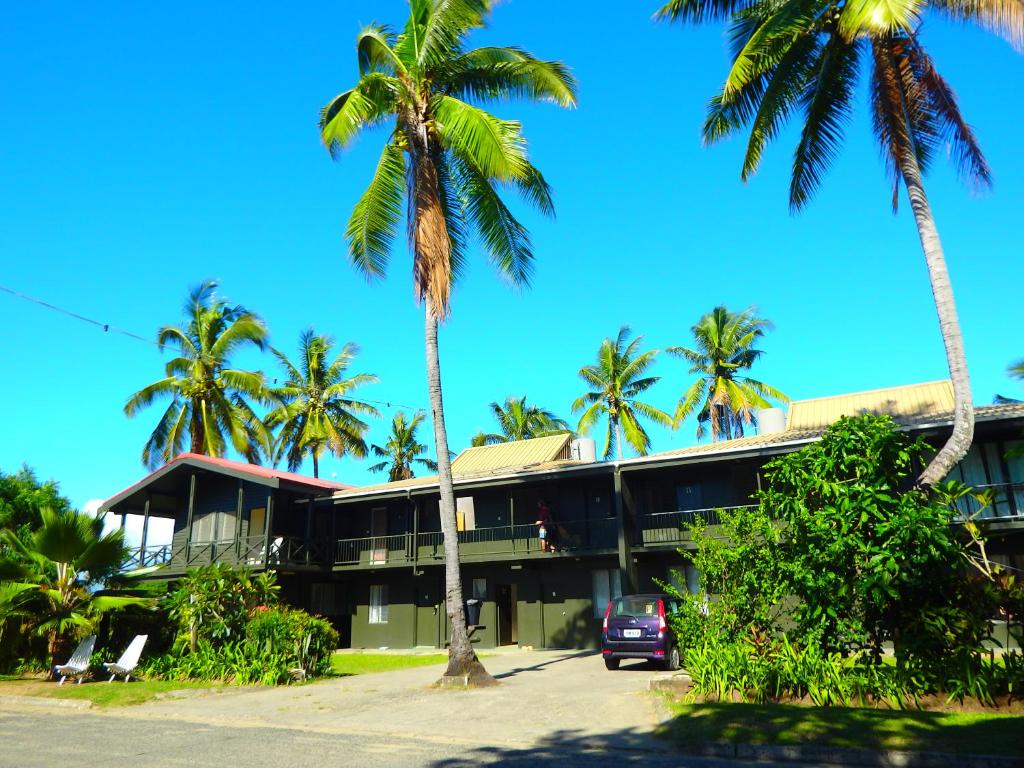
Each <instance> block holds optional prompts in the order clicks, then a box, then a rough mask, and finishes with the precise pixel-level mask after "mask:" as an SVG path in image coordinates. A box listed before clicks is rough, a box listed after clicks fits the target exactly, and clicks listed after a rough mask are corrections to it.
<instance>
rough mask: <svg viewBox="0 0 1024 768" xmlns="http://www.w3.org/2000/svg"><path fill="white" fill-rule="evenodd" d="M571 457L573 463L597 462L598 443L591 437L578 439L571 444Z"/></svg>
mask: <svg viewBox="0 0 1024 768" xmlns="http://www.w3.org/2000/svg"><path fill="white" fill-rule="evenodd" d="M569 455H570V456H572V460H573V461H582V462H586V463H588V464H589V463H593V462H595V461H597V442H596V441H595V440H592V439H591V438H589V437H578V438H576V439H575V440H573V441H572V442H571V443H570V444H569Z"/></svg>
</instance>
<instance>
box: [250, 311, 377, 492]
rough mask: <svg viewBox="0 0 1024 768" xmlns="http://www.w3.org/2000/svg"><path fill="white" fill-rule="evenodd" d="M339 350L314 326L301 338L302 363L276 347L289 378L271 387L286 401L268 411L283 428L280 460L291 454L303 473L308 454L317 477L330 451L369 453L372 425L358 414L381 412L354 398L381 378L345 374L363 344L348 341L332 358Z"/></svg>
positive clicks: (292, 464) (291, 465) (269, 422)
mask: <svg viewBox="0 0 1024 768" xmlns="http://www.w3.org/2000/svg"><path fill="white" fill-rule="evenodd" d="M333 348H334V341H333V340H332V339H331V338H330V337H329V336H317V335H316V334H314V333H313V329H312V328H309V329H307V330H305V331H303V332H302V335H301V336H300V337H299V364H298V365H295V364H294V363H292V362H291V360H289V359H288V357H287V356H286V355H285V354H284V353H283V352H279V351H278V350H276V349H274V348H271V352H273V353H274V355H275V356H276V357H277V359H278V360H279V361H280V362H281V365H282V367H283V368H284V369H285V372H286V375H287V376H288V380H287V381H286V382H285V383H284V385H283V386H280V387H275V388H273V389H271V391H270V395H271V397H273V398H274V399H275V400H276V401H278V402H279V403H280V405H278V406H277V407H276V408H275V409H273V410H272V411H271V412H270V413H268V414H267V416H266V418H265V419H264V423H265V424H266V426H267V428H268V429H270V430H273V429H276V428H277V427H280V428H281V432H280V434H279V435H278V436H277V438H276V440H275V447H274V462H275V463H276V462H278V461H280V460H281V458H282V457H284V456H287V457H288V470H289V471H290V472H295V471H297V470H298V468H299V466H300V465H301V464H302V459H303V458H304V457H305V456H306V455H307V454H308V455H309V456H311V457H312V458H313V477H319V476H320V456H321V454H322V453H323V452H324V450H329V451H330V452H331V453H333V454H334V455H335V456H338V457H341V456H344V455H345V454H347V453H351V454H352V455H354V456H359V457H362V456H365V455H366V442H365V441H364V440H363V435H364V434H365V432H366V430H367V429H368V426H367V424H366V422H364V421H362V420H361V419H360V418H359V416H357V415H356V414H363V415H367V416H379V415H380V414H379V413H378V411H377V409H376V408H374V407H373V406H372V405H370V404H368V403H364V402H362V401H360V400H353V399H352V393H353V392H354V391H355V390H357V389H358V388H359V387H362V386H364V385H366V384H374V383H376V382H377V380H378V379H377V377H376V376H374V375H372V374H366V373H360V374H357V375H355V376H346V375H345V374H346V373H347V372H348V367H349V365H350V364H351V363H352V360H353V358H355V356H356V355H357V354H358V353H359V347H358V346H357V345H355V344H352V343H348V344H346V345H345V346H343V347H342V348H341V351H340V352H339V353H338V355H337V357H335V358H334V360H333V361H330V362H328V360H329V358H330V355H331V350H332V349H333Z"/></svg>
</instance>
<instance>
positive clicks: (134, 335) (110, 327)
mask: <svg viewBox="0 0 1024 768" xmlns="http://www.w3.org/2000/svg"><path fill="white" fill-rule="evenodd" d="M0 291H3V292H4V293H9V294H10V295H11V296H14V297H16V298H19V299H24V300H25V301H30V302H32V303H33V304H38V305H39V306H40V307H45V308H46V309H52V310H53V311H54V312H59V313H60V314H62V315H67V316H68V317H73V318H75V320H81V321H82V322H83V323H89V324H90V325H95V326H96V327H98V328H102V329H103V331H104V332H109V331H114V333H120V334H122V335H124V336H127V337H128V338H130V339H135V340H137V341H144V342H145V343H147V344H152V345H153V346H155V347H157V348H159V347H160V345H159V344H157V343H156V342H155V341H153V340H152V339H147V338H146V337H144V336H139V335H138V334H137V333H132V332H131V331H126V330H125V329H124V328H118V327H117V326H115V325H111V324H110V323H101V322H100V321H99V320H93V319H92V318H91V317H86V316H85V315H80V314H78V313H77V312H72V311H71V310H70V309H64V308H63V307H58V306H57V305H56V304H50V303H49V302H47V301H43V300H42V299H37V298H36V297H35V296H29V295H28V294H25V293H19V292H18V291H15V290H13V289H11V288H7V287H5V286H3V285H0Z"/></svg>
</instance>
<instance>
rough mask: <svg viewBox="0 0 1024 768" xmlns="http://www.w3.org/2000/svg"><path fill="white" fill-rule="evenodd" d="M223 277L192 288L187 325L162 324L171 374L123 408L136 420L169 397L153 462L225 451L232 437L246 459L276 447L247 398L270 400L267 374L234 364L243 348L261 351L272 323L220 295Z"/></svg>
mask: <svg viewBox="0 0 1024 768" xmlns="http://www.w3.org/2000/svg"><path fill="white" fill-rule="evenodd" d="M216 290H217V283H216V282H213V281H206V282H204V283H201V284H200V285H198V286H196V287H195V288H194V289H192V291H191V293H189V297H188V300H187V301H186V302H185V316H186V318H187V323H186V324H185V325H184V326H174V325H168V326H165V327H163V328H161V329H160V331H159V333H158V334H157V343H158V345H159V346H160V349H161V350H162V349H164V348H166V347H170V348H172V349H173V350H174V351H175V352H176V357H174V358H173V359H171V360H169V361H168V362H167V365H166V366H165V367H164V372H165V374H166V376H165V378H162V379H159V380H158V381H155V382H153V383H152V384H150V385H149V386H146V387H143V388H142V389H140V390H139V391H138V392H136V393H135V394H134V395H132V396H131V398H130V399H129V400H128V402H127V403H126V404H125V406H124V412H125V414H126V415H127V416H128V417H129V418H131V417H133V416H135V415H136V414H137V413H138V412H139V411H140V410H142V409H143V408H146V407H147V406H149V405H151V404H152V403H153V401H154V400H156V399H157V398H166V397H169V398H170V399H171V402H170V404H169V405H168V406H167V409H166V410H165V411H164V413H163V415H162V416H161V417H160V420H159V421H158V422H157V425H156V428H155V429H154V430H153V432H152V434H151V435H150V436H149V439H148V440H147V441H146V445H145V446H144V447H143V449H142V461H143V463H145V464H146V466H148V467H155V466H158V465H160V464H161V463H164V462H168V461H170V460H171V459H173V458H174V457H175V456H177V455H178V454H179V453H181V452H182V451H183V450H185V448H186V446H187V448H188V450H189V451H191V452H192V453H201V454H204V455H206V456H223V455H224V453H225V451H226V450H227V446H228V443H230V444H231V445H232V446H233V447H234V449H235V450H236V451H238V453H240V454H242V455H243V456H244V457H245V458H246V459H247V460H248V461H250V462H253V463H259V461H260V457H261V456H262V455H263V454H265V453H269V452H270V434H269V432H268V431H267V429H266V427H265V426H264V425H263V422H262V421H261V420H260V419H259V417H258V416H257V415H256V414H255V412H254V411H253V409H252V406H251V405H250V404H249V400H256V401H260V402H263V401H265V400H266V398H267V389H266V383H265V381H264V378H263V373H262V372H257V371H243V370H240V369H236V368H232V367H231V362H230V360H231V355H232V354H233V353H234V352H237V351H238V350H240V349H243V348H244V347H248V346H251V347H256V348H257V349H261V350H262V349H263V348H264V346H265V344H266V339H267V328H266V326H265V325H264V324H263V321H262V320H261V319H260V318H259V317H258V316H257V315H255V314H253V313H252V312H249V311H248V310H247V309H245V308H244V307H243V306H241V305H235V306H231V305H230V304H228V303H227V302H226V301H225V300H223V299H221V298H219V297H218V296H217V295H216Z"/></svg>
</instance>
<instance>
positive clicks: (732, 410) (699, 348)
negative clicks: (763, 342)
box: [665, 307, 789, 440]
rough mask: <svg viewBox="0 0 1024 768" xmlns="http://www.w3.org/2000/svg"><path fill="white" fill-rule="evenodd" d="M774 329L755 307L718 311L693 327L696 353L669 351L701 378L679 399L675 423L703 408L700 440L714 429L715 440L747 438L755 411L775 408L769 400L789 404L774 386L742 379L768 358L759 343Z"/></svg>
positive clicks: (684, 349)
mask: <svg viewBox="0 0 1024 768" xmlns="http://www.w3.org/2000/svg"><path fill="white" fill-rule="evenodd" d="M771 328H772V324H771V323H770V322H768V321H767V320H765V319H764V318H761V317H758V316H757V315H756V314H755V312H754V308H753V307H748V308H747V309H745V310H743V311H742V312H730V311H729V310H728V309H726V308H725V307H715V308H714V309H713V310H711V311H710V312H708V313H707V314H706V315H704V316H703V317H702V318H701V319H700V321H699V322H698V323H697V324H696V325H695V326H693V328H692V329H691V330H692V331H693V339H694V342H695V347H696V348H695V349H690V348H688V347H667V348H666V349H665V351H666V352H668V353H669V354H670V355H675V356H676V357H681V358H683V359H684V360H686V362H688V363H689V364H690V371H689V372H690V373H691V374H692V373H696V374H699V378H698V379H697V380H696V381H695V382H693V384H691V385H690V387H689V388H688V389H687V390H686V392H685V393H684V394H683V396H682V397H681V398H680V399H679V405H678V406H677V408H676V414H675V420H676V424H678V423H679V422H681V421H682V420H683V419H685V418H686V417H687V416H689V415H690V414H691V413H693V412H694V411H695V410H697V408H698V407H699V408H700V410H699V411H698V412H697V437H698V438H701V437H704V435H705V434H706V433H707V426H708V425H710V426H711V439H712V440H731V439H732V438H734V437H743V429H744V426H743V425H744V424H751V423H752V422H753V420H754V410H755V409H757V408H768V407H770V406H771V403H769V402H768V399H769V398H770V399H773V400H781V401H783V402H787V401H788V400H789V398H788V397H786V396H785V395H784V394H782V392H780V391H779V390H777V389H775V388H774V387H770V386H768V385H767V384H765V383H764V382H761V381H758V380H756V379H752V378H750V377H749V376H744V375H742V374H743V372H744V371H749V370H750V368H751V367H752V366H753V365H754V363H755V362H756V361H757V359H758V358H759V357H761V355H763V354H764V352H763V351H762V350H760V349H755V348H754V344H756V343H757V342H758V340H759V339H760V338H761V337H762V336H764V334H765V331H769V330H771Z"/></svg>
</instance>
